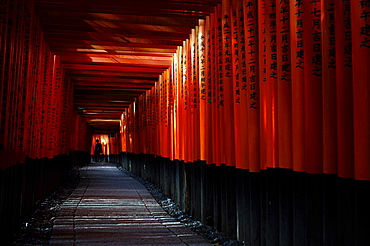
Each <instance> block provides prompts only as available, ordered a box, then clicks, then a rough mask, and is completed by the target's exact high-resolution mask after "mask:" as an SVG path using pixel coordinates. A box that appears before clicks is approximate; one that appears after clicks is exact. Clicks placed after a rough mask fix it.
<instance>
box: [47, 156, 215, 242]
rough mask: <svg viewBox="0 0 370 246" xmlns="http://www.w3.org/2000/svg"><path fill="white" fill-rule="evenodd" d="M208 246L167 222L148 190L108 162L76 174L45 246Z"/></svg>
mask: <svg viewBox="0 0 370 246" xmlns="http://www.w3.org/2000/svg"><path fill="white" fill-rule="evenodd" d="M104 244H106V245H212V244H210V243H208V242H207V241H206V240H205V239H204V238H203V237H201V236H199V235H197V234H195V233H194V232H192V231H191V230H190V229H189V228H187V227H185V226H183V225H182V224H181V223H179V222H177V221H176V220H175V219H173V218H172V217H170V216H169V215H168V214H167V213H166V212H165V211H164V210H163V209H162V208H161V207H160V206H159V204H158V203H157V202H156V200H155V199H154V198H153V197H152V195H151V194H150V193H149V192H148V191H147V189H146V188H145V187H144V186H143V185H142V184H141V183H140V182H139V181H137V180H135V179H133V178H131V177H129V176H128V175H126V174H124V173H123V172H121V171H120V170H118V169H117V168H116V167H115V164H110V163H93V164H90V165H89V166H86V167H84V168H82V169H81V181H80V184H79V186H78V187H77V188H76V190H75V191H74V192H73V193H72V195H71V196H70V197H69V199H68V200H67V201H66V202H65V203H64V204H63V207H62V209H61V210H60V212H59V214H58V217H57V218H56V219H55V224H54V227H53V234H52V238H51V242H50V245H104Z"/></svg>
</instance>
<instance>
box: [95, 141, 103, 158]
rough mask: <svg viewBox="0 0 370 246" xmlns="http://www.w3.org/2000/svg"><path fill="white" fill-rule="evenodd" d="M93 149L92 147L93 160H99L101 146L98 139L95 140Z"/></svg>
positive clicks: (101, 150)
mask: <svg viewBox="0 0 370 246" xmlns="http://www.w3.org/2000/svg"><path fill="white" fill-rule="evenodd" d="M95 142H96V144H95V149H94V154H95V162H100V161H101V160H100V153H102V152H103V148H102V145H101V143H99V139H96V140H95Z"/></svg>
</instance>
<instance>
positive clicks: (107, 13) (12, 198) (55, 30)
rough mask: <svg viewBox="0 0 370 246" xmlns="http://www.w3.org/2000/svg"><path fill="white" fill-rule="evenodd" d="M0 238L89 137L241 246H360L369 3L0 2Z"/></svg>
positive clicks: (365, 223)
mask: <svg viewBox="0 0 370 246" xmlns="http://www.w3.org/2000/svg"><path fill="white" fill-rule="evenodd" d="M0 19H1V26H0V30H1V31H0V47H1V48H0V79H1V85H0V93H1V94H0V101H1V102H0V110H1V116H0V117H1V118H0V179H1V181H0V191H1V194H0V195H1V200H0V206H1V207H0V215H1V216H0V234H1V241H4V242H10V241H11V239H12V238H13V236H14V234H15V233H16V231H17V228H19V227H20V223H21V221H23V220H24V219H25V218H26V217H27V216H29V215H30V214H31V213H32V212H33V210H34V208H35V206H36V203H38V202H39V201H40V200H42V199H44V198H45V197H47V196H48V195H50V194H51V193H52V192H53V191H54V190H55V189H57V188H58V187H59V186H60V184H61V183H62V182H63V180H64V179H65V178H66V176H67V174H68V172H69V170H71V168H72V167H73V166H76V165H85V164H88V163H90V161H91V155H92V154H93V146H94V143H95V139H100V140H101V142H102V143H103V147H104V152H103V154H104V157H105V158H106V159H105V161H109V162H112V163H116V164H117V165H121V166H122V167H124V168H126V169H127V170H129V171H131V172H132V173H134V174H136V175H138V176H140V177H143V178H144V179H147V180H149V181H150V182H153V183H154V184H155V185H157V186H158V187H160V188H161V189H162V190H163V191H164V192H165V193H166V194H167V195H168V196H170V197H172V198H173V199H174V200H175V201H176V203H178V204H179V206H180V207H181V208H182V209H184V210H185V211H186V212H187V213H189V214H190V215H192V216H193V217H194V218H196V219H199V220H200V221H202V222H203V223H205V224H207V225H209V226H211V227H213V228H215V229H217V230H218V231H220V232H221V233H223V234H224V235H226V236H228V237H229V238H234V239H237V240H238V241H239V242H244V244H245V245H370V199H369V198H368V197H369V194H370V97H369V93H370V1H369V0H350V1H349V0H313V1H303V0H174V1H170V0H157V1H152V0H135V1H128V0H105V1H98V0H2V1H1V2H0Z"/></svg>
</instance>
